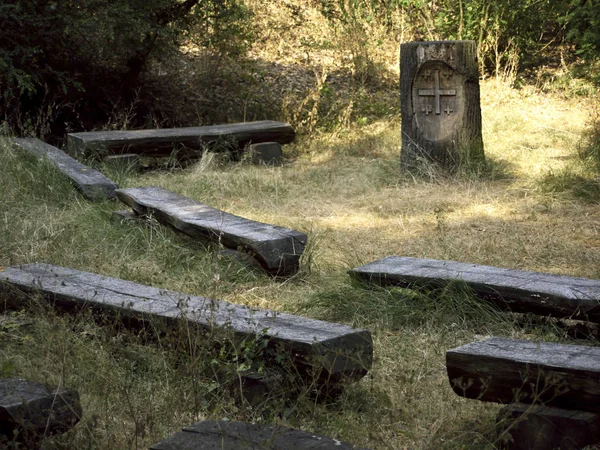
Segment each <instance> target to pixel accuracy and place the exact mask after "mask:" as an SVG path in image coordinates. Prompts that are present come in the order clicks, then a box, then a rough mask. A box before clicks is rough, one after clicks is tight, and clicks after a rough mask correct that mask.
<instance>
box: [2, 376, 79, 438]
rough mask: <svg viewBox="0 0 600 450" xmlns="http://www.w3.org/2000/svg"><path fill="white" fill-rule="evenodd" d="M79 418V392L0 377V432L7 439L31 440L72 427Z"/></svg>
mask: <svg viewBox="0 0 600 450" xmlns="http://www.w3.org/2000/svg"><path fill="white" fill-rule="evenodd" d="M80 418H81V404H80V402H79V394H78V393H77V391H75V390H73V389H62V388H60V389H59V388H50V387H48V386H45V385H43V384H41V383H36V382H34V381H28V380H22V379H18V378H5V379H1V380H0V435H4V436H5V438H6V439H8V440H9V441H12V440H13V439H17V440H18V441H21V442H28V443H31V442H30V441H32V440H36V439H38V438H40V437H42V436H44V435H47V434H52V433H57V432H63V431H66V430H68V429H70V428H72V427H73V426H75V424H76V423H77V422H79V419H80ZM0 444H1V440H0Z"/></svg>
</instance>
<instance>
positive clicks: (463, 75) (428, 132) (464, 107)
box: [400, 41, 484, 170]
mask: <svg viewBox="0 0 600 450" xmlns="http://www.w3.org/2000/svg"><path fill="white" fill-rule="evenodd" d="M400 104H401V111H402V151H401V156H400V163H401V166H402V168H403V169H407V170H410V169H414V168H416V167H418V165H419V162H420V161H422V160H425V161H435V162H437V163H439V164H440V165H442V166H444V167H447V168H452V167H456V166H460V165H469V164H473V163H480V162H483V160H484V153H483V140H482V137H481V107H480V103H479V75H478V67H477V46H476V45H475V42H474V41H436V42H407V43H405V44H402V45H401V46H400Z"/></svg>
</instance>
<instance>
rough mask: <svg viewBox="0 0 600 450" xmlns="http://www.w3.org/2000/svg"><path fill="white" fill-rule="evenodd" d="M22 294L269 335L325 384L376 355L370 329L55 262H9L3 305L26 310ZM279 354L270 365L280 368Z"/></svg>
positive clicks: (289, 360)
mask: <svg viewBox="0 0 600 450" xmlns="http://www.w3.org/2000/svg"><path fill="white" fill-rule="evenodd" d="M19 292H22V293H25V294H27V295H26V297H27V296H42V297H43V298H44V299H46V301H48V302H49V304H51V305H53V306H55V307H57V308H59V309H62V310H65V311H69V312H77V311H80V310H84V309H87V308H91V309H92V310H94V311H99V312H101V313H104V314H108V315H112V316H118V317H119V318H120V319H122V320H124V321H125V322H128V323H132V324H134V325H140V324H141V325H143V324H148V323H149V321H150V322H151V323H154V325H156V326H158V325H160V323H161V322H162V323H164V324H165V325H166V326H167V327H168V328H173V327H175V326H177V325H179V324H182V323H187V324H188V325H189V326H190V327H192V328H198V329H200V330H211V329H214V328H216V329H222V330H224V331H226V332H229V333H231V338H232V339H238V340H240V341H243V340H247V339H248V338H259V339H265V340H267V343H268V345H267V349H269V352H268V353H273V354H274V355H275V356H277V355H279V352H281V354H282V355H285V357H286V358H284V359H285V360H286V362H285V364H291V365H292V367H293V368H294V370H295V371H297V372H298V373H299V374H302V375H304V374H306V376H310V377H314V376H317V378H319V379H321V380H323V383H325V384H332V385H334V384H336V383H339V382H342V381H356V380H359V379H360V378H362V377H363V376H364V375H365V374H366V373H367V370H368V369H369V368H370V367H371V363H372V360H373V343H372V339H371V334H370V333H369V332H368V331H366V330H361V329H354V328H351V327H349V326H346V325H340V324H335V323H329V322H323V321H320V320H314V319H308V318H304V317H299V316H294V315H291V314H284V313H279V312H275V311H270V310H265V309H259V308H250V307H246V306H241V305H236V304H232V303H227V302H223V301H220V300H214V299H209V298H204V297H197V296H194V295H187V294H182V293H179V292H173V291H168V290H165V289H159V288H155V287H151V286H145V285H142V284H138V283H133V282H131V281H125V280H121V279H118V278H109V277H105V276H101V275H96V274H93V273H89V272H81V271H78V270H74V269H68V268H64V267H58V266H52V265H49V264H29V265H24V266H18V267H6V268H5V269H4V271H2V272H0V294H1V295H0V308H1V307H2V306H4V307H6V308H12V309H14V308H22V307H23V306H24V304H23V300H24V299H23V296H19V295H16V294H18V293H19ZM25 300H26V298H25ZM267 349H265V350H267ZM276 359H277V358H273V361H270V360H268V361H266V363H269V364H270V363H272V366H273V367H275V368H278V367H279V366H278V364H279V363H278V362H277V361H275V360H276ZM285 369H287V370H289V367H287V368H285Z"/></svg>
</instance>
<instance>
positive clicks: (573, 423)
mask: <svg viewBox="0 0 600 450" xmlns="http://www.w3.org/2000/svg"><path fill="white" fill-rule="evenodd" d="M446 367H447V371H448V378H449V379H450V384H451V386H452V389H453V390H454V392H455V393H456V394H458V395H459V396H462V397H466V398H472V399H477V400H481V401H486V402H496V403H503V404H509V406H508V407H506V408H505V410H503V411H502V412H501V413H500V414H499V416H498V431H499V434H500V438H501V439H502V440H504V445H506V446H507V447H508V448H510V449H535V450H545V449H548V450H549V449H554V448H558V447H560V448H561V449H571V448H577V449H581V448H583V447H585V446H586V445H591V444H596V443H600V347H587V346H580V345H563V344H551V343H542V342H531V341H526V340H516V339H505V338H498V337H494V338H489V339H487V340H485V341H481V342H474V343H471V344H467V345H464V346H462V347H458V348H456V349H453V350H449V351H448V352H447V353H446Z"/></svg>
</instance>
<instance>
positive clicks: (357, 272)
mask: <svg viewBox="0 0 600 450" xmlns="http://www.w3.org/2000/svg"><path fill="white" fill-rule="evenodd" d="M349 273H350V275H351V276H353V277H356V278H359V279H361V280H364V281H366V282H370V283H376V284H381V285H397V286H403V287H436V286H443V285H445V284H447V283H449V282H451V281H455V280H458V281H460V282H464V283H465V284H466V286H468V288H470V289H471V290H472V291H473V294H474V295H476V296H477V297H479V298H482V299H485V300H489V301H492V302H494V303H495V304H497V305H498V306H499V307H501V308H504V309H509V310H510V311H514V312H522V313H534V314H541V315H545V316H547V315H550V316H554V317H569V318H572V319H579V320H589V321H592V322H600V281H599V280H590V279H587V278H575V277H567V276H562V275H551V274H544V273H537V272H527V271H523V270H510V269H500V268H497V267H489V266H480V265H476V264H466V263H460V262H455V261H438V260H433V259H419V258H409V257H402V256H390V257H387V258H384V259H381V260H379V261H375V262H372V263H369V264H366V265H364V266H361V267H358V268H356V269H353V270H351V271H350V272H349Z"/></svg>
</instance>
